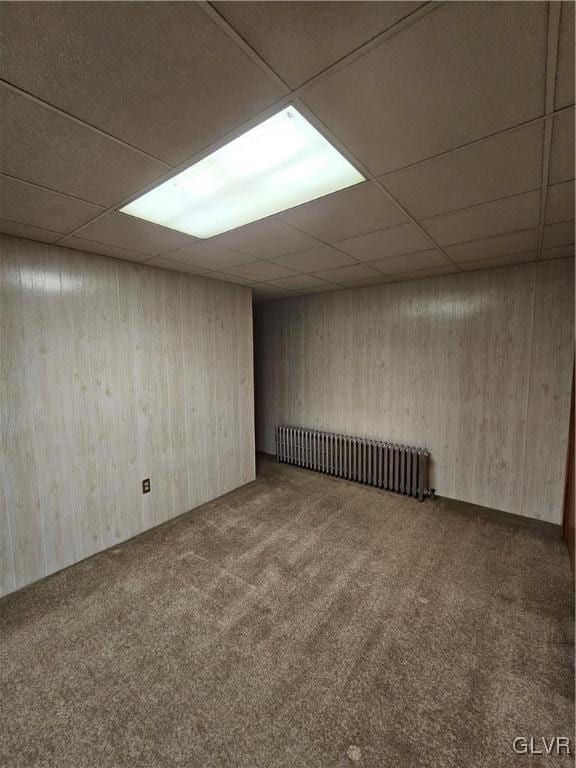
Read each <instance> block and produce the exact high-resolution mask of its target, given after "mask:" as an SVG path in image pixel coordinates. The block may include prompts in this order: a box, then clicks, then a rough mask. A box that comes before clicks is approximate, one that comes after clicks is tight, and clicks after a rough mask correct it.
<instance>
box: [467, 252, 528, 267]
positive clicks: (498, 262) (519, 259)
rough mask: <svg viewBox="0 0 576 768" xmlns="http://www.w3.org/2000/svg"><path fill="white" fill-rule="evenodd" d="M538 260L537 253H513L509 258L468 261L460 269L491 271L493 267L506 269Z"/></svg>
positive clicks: (498, 257) (500, 257)
mask: <svg viewBox="0 0 576 768" xmlns="http://www.w3.org/2000/svg"><path fill="white" fill-rule="evenodd" d="M535 260H536V251H530V252H528V253H513V254H509V255H507V256H495V257H493V258H491V259H478V260H475V261H467V262H465V263H463V264H460V267H461V268H462V269H464V270H466V271H471V270H474V269H490V268H491V267H506V266H508V265H509V264H524V263H526V262H528V261H535Z"/></svg>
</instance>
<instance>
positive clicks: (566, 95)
mask: <svg viewBox="0 0 576 768" xmlns="http://www.w3.org/2000/svg"><path fill="white" fill-rule="evenodd" d="M571 104H574V3H573V2H563V3H562V15H561V17H560V39H559V41H558V64H557V69H556V105H555V106H556V109H562V107H568V106H570V105H571Z"/></svg>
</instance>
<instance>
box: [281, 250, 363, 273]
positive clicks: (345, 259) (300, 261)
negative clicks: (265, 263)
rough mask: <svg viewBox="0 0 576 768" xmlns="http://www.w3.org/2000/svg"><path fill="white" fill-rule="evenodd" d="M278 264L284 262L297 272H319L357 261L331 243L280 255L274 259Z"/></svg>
mask: <svg viewBox="0 0 576 768" xmlns="http://www.w3.org/2000/svg"><path fill="white" fill-rule="evenodd" d="M272 261H274V262H275V263H276V264H282V265H283V266H285V267H290V269H295V270H296V271H297V272H304V273H307V272H319V271H320V270H321V269H334V268H336V267H345V266H348V265H349V264H356V261H355V260H354V259H353V258H352V257H351V256H348V255H347V254H346V253H342V251H337V250H336V249H335V248H331V247H330V246H329V245H320V246H318V247H317V248H309V249H308V250H306V251H301V252H300V253H288V254H286V256H278V257H277V258H275V259H272Z"/></svg>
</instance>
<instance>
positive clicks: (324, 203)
mask: <svg viewBox="0 0 576 768" xmlns="http://www.w3.org/2000/svg"><path fill="white" fill-rule="evenodd" d="M278 218H279V219H281V220H282V221H285V222H286V223H287V224H290V225H292V226H294V227H296V228H297V229H300V230H302V231H303V232H307V233H308V234H309V235H312V236H313V237H317V238H318V239H319V240H323V241H324V242H326V243H334V242H337V241H338V240H345V239H346V238H349V237H355V236H357V235H363V234H365V233H366V232H374V231H375V230H377V229H384V228H385V227H393V226H395V225H397V224H401V223H402V222H404V221H406V217H405V216H404V215H403V214H402V213H401V212H400V210H399V209H398V208H397V206H395V205H394V204H393V203H391V202H390V201H389V200H388V199H387V197H386V195H385V194H384V193H383V192H382V190H381V189H378V187H377V186H376V185H375V184H371V183H365V184H358V185H357V186H355V187H350V188H349V189H345V190H343V191H342V192H336V193H335V194H333V195H328V196H326V197H322V198H320V199H319V200H313V201H312V202H311V203H306V204H305V205H300V206H298V207H297V208H292V210H290V211H286V212H285V213H282V214H279V215H278Z"/></svg>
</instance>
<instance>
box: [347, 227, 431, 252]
mask: <svg viewBox="0 0 576 768" xmlns="http://www.w3.org/2000/svg"><path fill="white" fill-rule="evenodd" d="M337 245H338V248H341V249H342V250H343V251H346V253H349V254H350V255H351V256H354V257H355V258H357V259H360V261H375V260H376V259H382V258H386V257H388V256H399V255H401V254H403V253H413V252H415V251H423V250H428V249H429V248H430V245H431V244H430V241H429V240H428V238H427V237H426V235H424V234H423V233H422V232H421V231H420V230H419V229H418V228H417V227H415V226H414V225H413V224H402V225H401V226H399V227H391V228H390V229H381V230H379V231H378V232H371V233H370V234H368V235H362V236H361V237H353V238H352V239H350V240H343V241H342V242H340V243H338V244H337Z"/></svg>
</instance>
